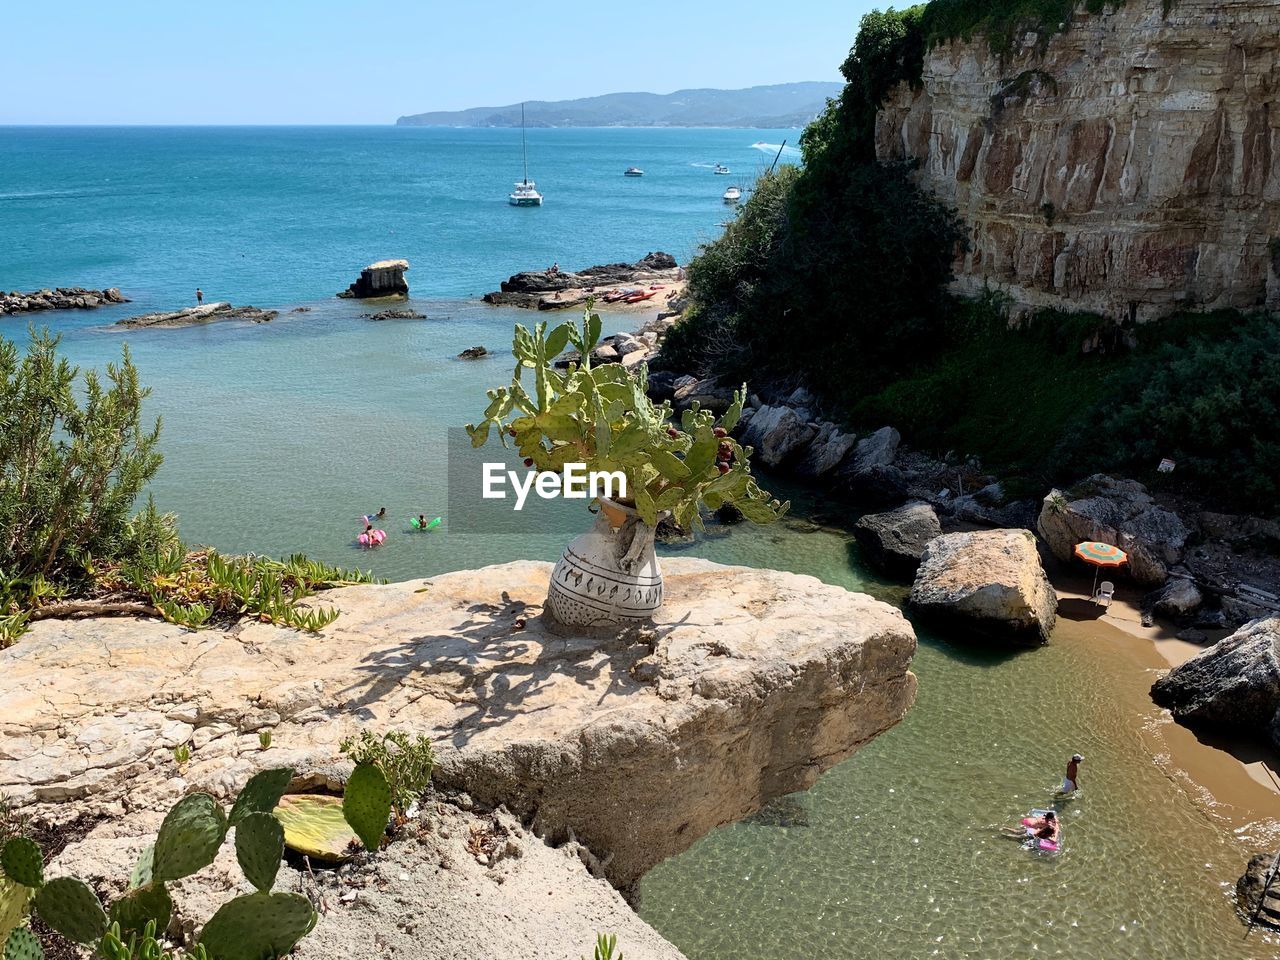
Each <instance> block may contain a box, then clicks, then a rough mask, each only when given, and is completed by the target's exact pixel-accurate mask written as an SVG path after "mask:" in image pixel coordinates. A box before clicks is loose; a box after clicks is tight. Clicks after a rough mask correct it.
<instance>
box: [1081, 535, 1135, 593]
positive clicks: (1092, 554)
mask: <svg viewBox="0 0 1280 960" xmlns="http://www.w3.org/2000/svg"><path fill="white" fill-rule="evenodd" d="M1075 554H1076V556H1077V557H1079V558H1080V559H1081V560H1083V561H1084V562H1085V563H1090V564H1093V592H1094V593H1097V592H1098V568H1099V567H1121V566H1124V565H1125V564H1126V563H1128V562H1129V555H1128V554H1127V553H1125V552H1124V551H1123V550H1121V549H1120V548H1119V547H1113V546H1112V545H1111V544H1109V543H1098V542H1097V541H1094V540H1089V541H1086V542H1084V543H1077V544H1076V549H1075Z"/></svg>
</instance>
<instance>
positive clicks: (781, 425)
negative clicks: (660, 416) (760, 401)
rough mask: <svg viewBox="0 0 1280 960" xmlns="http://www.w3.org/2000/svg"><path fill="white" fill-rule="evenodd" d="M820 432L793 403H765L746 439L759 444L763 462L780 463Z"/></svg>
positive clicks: (756, 452) (773, 465) (761, 461)
mask: <svg viewBox="0 0 1280 960" xmlns="http://www.w3.org/2000/svg"><path fill="white" fill-rule="evenodd" d="M677 393H678V391H677ZM816 433H817V431H816V430H815V429H814V428H813V427H811V426H810V425H809V424H807V423H805V422H804V421H803V420H802V419H800V416H799V415H798V414H797V413H796V412H795V411H794V410H792V409H791V408H790V407H784V406H777V407H770V406H763V407H761V408H760V409H759V410H757V411H756V412H755V413H754V414H753V415H752V417H751V421H750V422H749V423H748V424H747V427H746V430H745V431H744V432H743V437H742V439H743V443H745V444H747V445H749V446H751V447H754V448H755V458H756V459H757V460H758V461H759V462H760V463H763V464H764V465H765V466H766V467H777V466H779V465H781V464H783V463H785V462H786V461H787V460H789V459H791V457H792V456H794V455H796V454H798V453H799V452H800V451H801V449H802V448H803V447H804V445H805V444H807V443H808V442H809V441H810V440H812V439H813V437H814V434H816Z"/></svg>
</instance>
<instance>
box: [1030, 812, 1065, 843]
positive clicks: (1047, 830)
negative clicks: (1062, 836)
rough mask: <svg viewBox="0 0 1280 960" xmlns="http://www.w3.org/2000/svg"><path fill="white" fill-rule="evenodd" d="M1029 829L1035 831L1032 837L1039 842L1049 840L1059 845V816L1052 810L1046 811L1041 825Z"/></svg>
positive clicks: (1040, 822)
mask: <svg viewBox="0 0 1280 960" xmlns="http://www.w3.org/2000/svg"><path fill="white" fill-rule="evenodd" d="M1027 829H1028V830H1031V831H1033V832H1032V834H1031V835H1032V836H1033V837H1035V838H1036V839H1037V840H1049V841H1051V842H1052V843H1057V842H1058V830H1059V824H1058V815H1057V814H1056V813H1054V812H1053V811H1052V810H1046V811H1045V814H1044V816H1043V817H1042V818H1041V819H1040V821H1039V823H1038V824H1037V825H1035V826H1032V827H1028V828H1027Z"/></svg>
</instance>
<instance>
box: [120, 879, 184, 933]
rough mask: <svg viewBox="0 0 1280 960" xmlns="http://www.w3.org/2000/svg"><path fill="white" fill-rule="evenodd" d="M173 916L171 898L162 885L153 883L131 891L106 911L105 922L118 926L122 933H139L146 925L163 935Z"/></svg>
mask: <svg viewBox="0 0 1280 960" xmlns="http://www.w3.org/2000/svg"><path fill="white" fill-rule="evenodd" d="M172 916H173V898H172V897H170V896H169V891H168V889H166V888H165V885H164V884H163V883H159V882H157V883H153V884H150V885H148V886H145V887H139V888H138V889H136V890H131V891H129V893H127V894H126V895H125V896H123V897H121V898H120V899H119V900H117V901H115V903H113V904H111V909H110V910H108V911H107V920H108V921H109V922H110V923H116V924H119V925H120V930H121V932H122V933H126V934H128V933H141V932H142V931H144V930H145V929H146V928H147V924H149V923H154V924H155V928H156V929H157V930H159V931H160V932H161V933H164V931H165V928H167V927H168V926H169V920H170V918H171V917H172Z"/></svg>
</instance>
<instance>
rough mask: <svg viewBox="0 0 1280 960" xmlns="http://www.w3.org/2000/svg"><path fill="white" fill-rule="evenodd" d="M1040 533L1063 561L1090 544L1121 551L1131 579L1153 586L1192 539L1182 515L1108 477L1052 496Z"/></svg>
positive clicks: (1132, 482) (1138, 487) (1043, 512)
mask: <svg viewBox="0 0 1280 960" xmlns="http://www.w3.org/2000/svg"><path fill="white" fill-rule="evenodd" d="M1036 530H1037V531H1038V532H1039V534H1040V536H1042V537H1044V539H1045V543H1047V544H1048V545H1049V549H1050V550H1051V551H1052V552H1053V555H1054V556H1055V557H1057V558H1058V559H1059V560H1063V561H1069V560H1070V559H1071V558H1072V556H1073V555H1074V550H1075V547H1076V544H1078V543H1082V542H1084V541H1087V540H1096V541H1099V542H1102V543H1109V544H1112V545H1114V546H1117V547H1119V548H1120V549H1121V550H1124V551H1125V552H1126V553H1127V554H1128V555H1129V562H1128V565H1127V567H1126V568H1125V570H1126V571H1127V573H1128V574H1129V576H1131V577H1133V579H1134V580H1136V581H1137V582H1138V583H1142V584H1147V585H1149V586H1158V585H1160V584H1162V583H1164V581H1165V579H1166V578H1167V577H1168V576H1169V568H1170V567H1171V566H1173V565H1175V564H1177V563H1179V562H1181V560H1182V555H1183V551H1184V549H1185V547H1186V544H1187V538H1188V537H1190V535H1191V531H1190V530H1189V529H1188V528H1187V526H1186V524H1184V523H1183V522H1182V520H1181V519H1180V518H1179V517H1178V515H1177V514H1175V513H1173V512H1172V511H1170V510H1165V509H1164V508H1163V507H1160V506H1158V505H1157V504H1156V502H1155V501H1154V500H1153V499H1152V498H1151V496H1150V494H1148V493H1147V488H1146V487H1144V486H1143V485H1142V484H1140V483H1138V482H1137V481H1136V480H1116V479H1113V478H1112V477H1108V476H1104V475H1102V474H1097V475H1095V476H1092V477H1090V478H1089V479H1088V480H1085V481H1083V482H1082V483H1079V484H1077V485H1076V486H1074V487H1072V488H1071V489H1070V490H1066V491H1063V490H1054V491H1052V492H1050V494H1049V495H1048V496H1047V497H1045V498H1044V503H1043V505H1042V507H1041V510H1040V518H1039V520H1038V521H1037V523H1036Z"/></svg>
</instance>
